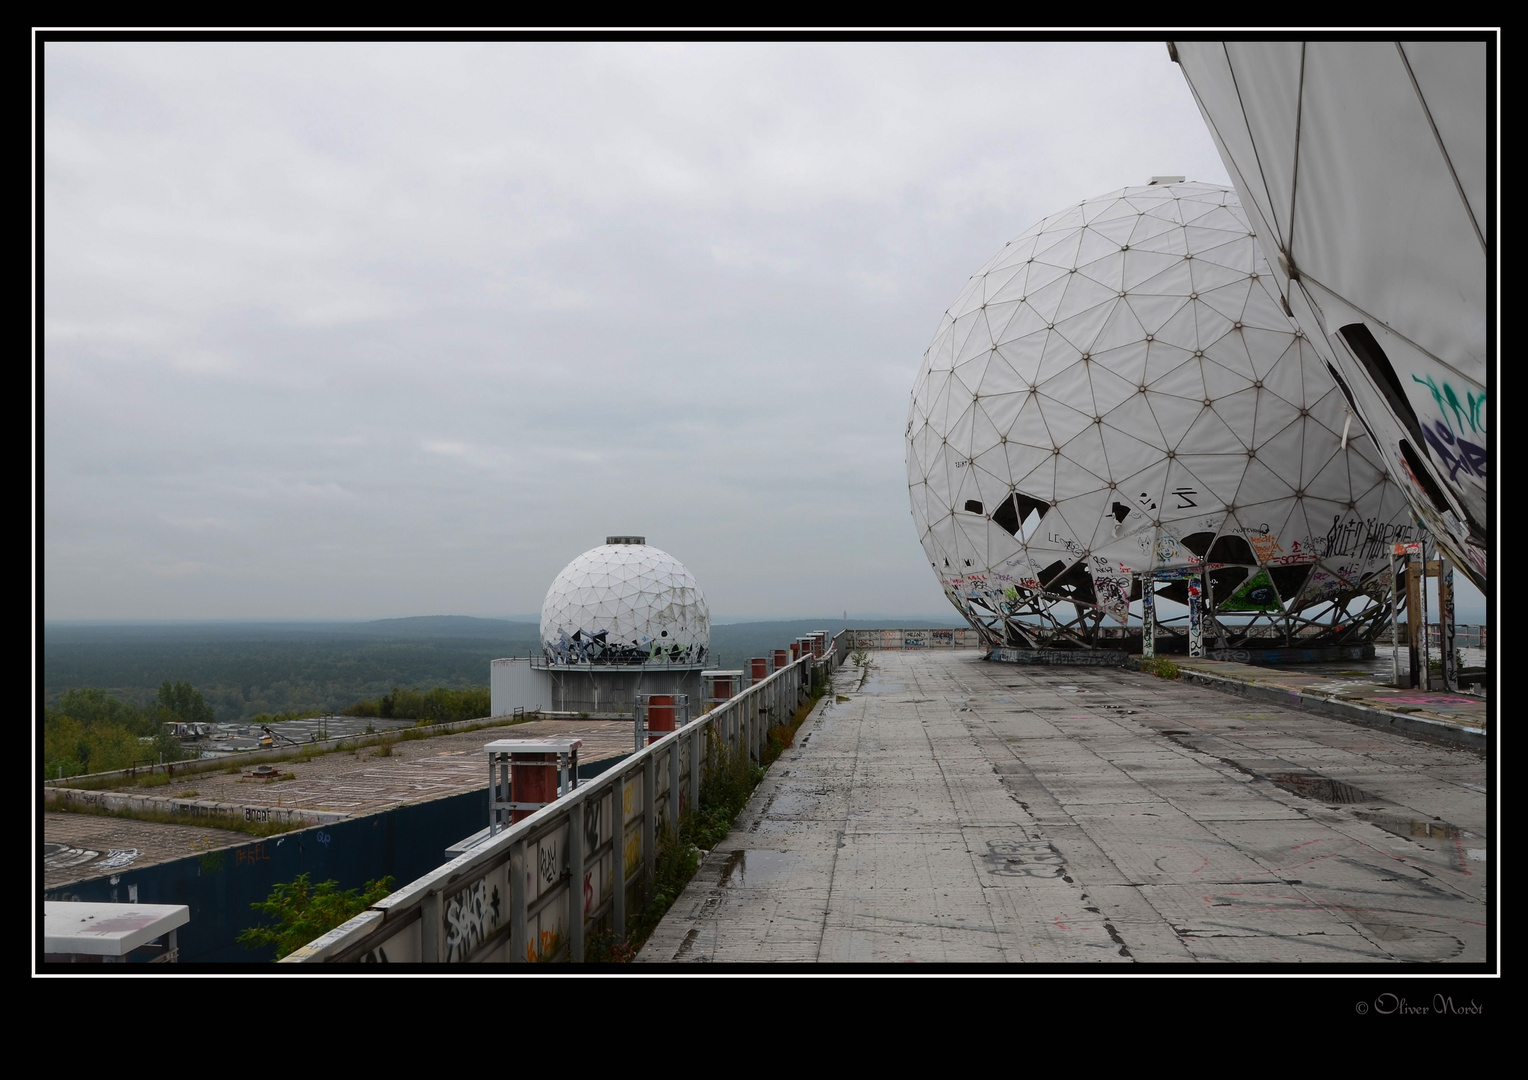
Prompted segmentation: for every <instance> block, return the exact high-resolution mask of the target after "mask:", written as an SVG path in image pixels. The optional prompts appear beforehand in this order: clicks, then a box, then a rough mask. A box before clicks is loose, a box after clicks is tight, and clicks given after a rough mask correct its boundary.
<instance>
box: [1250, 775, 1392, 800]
mask: <svg viewBox="0 0 1528 1080" xmlns="http://www.w3.org/2000/svg"><path fill="white" fill-rule="evenodd" d="M1268 779H1269V780H1272V781H1273V782H1274V783H1275V784H1277V785H1279V787H1281V788H1283V789H1284V790H1285V791H1292V792H1294V793H1295V794H1296V795H1299V796H1300V797H1302V798H1306V799H1310V800H1312V801H1314V802H1321V803H1361V802H1374V801H1376V798H1377V797H1376V796H1374V795H1370V794H1369V793H1368V792H1367V791H1364V790H1362V789H1361V788H1356V787H1354V786H1353V785H1352V784H1348V783H1344V782H1343V781H1341V780H1333V779H1332V778H1331V777H1330V776H1322V775H1321V774H1320V773H1306V772H1286V773H1271V774H1269V776H1268Z"/></svg>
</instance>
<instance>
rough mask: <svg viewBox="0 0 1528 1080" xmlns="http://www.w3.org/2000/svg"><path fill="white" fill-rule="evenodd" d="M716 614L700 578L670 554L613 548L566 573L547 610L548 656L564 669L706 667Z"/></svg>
mask: <svg viewBox="0 0 1528 1080" xmlns="http://www.w3.org/2000/svg"><path fill="white" fill-rule="evenodd" d="M710 646H711V612H710V610H709V609H708V608H707V607H706V598H705V596H704V594H702V593H701V591H700V586H699V585H698V584H696V582H695V577H694V575H693V574H691V573H690V572H689V570H687V569H685V566H684V564H683V563H681V562H680V561H679V560H678V559H676V558H674V557H673V556H672V555H670V554H669V553H668V552H666V551H662V550H660V549H658V548H655V547H653V546H651V545H650V544H645V543H607V544H602V545H601V546H599V547H597V548H593V549H591V550H589V551H586V552H584V553H583V554H582V555H580V556H579V557H578V558H576V559H574V560H573V561H572V562H570V563H569V564H568V565H567V566H566V567H564V568H563V570H562V573H560V574H558V575H557V577H556V579H555V580H554V581H553V582H552V587H551V588H550V589H548V590H547V594H546V601H545V602H544V603H543V604H542V605H541V648H542V651H543V652H544V653H545V655H546V657H547V659H548V660H550V661H552V662H553V663H558V664H640V663H647V662H651V661H658V660H664V661H668V662H670V663H686V664H699V663H701V662H702V661H703V660H704V658H705V655H706V652H707V650H708V649H709V648H710Z"/></svg>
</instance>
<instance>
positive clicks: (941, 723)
mask: <svg viewBox="0 0 1528 1080" xmlns="http://www.w3.org/2000/svg"><path fill="white" fill-rule="evenodd" d="M871 658H872V666H871V668H870V669H869V672H868V675H866V676H864V677H863V681H862V682H861V681H860V680H861V678H862V673H861V672H859V671H856V670H855V669H854V668H853V667H846V668H844V669H842V670H841V671H840V672H839V673H838V675H837V676H836V678H835V684H836V685H835V693H834V694H830V695H829V696H828V697H827V698H825V699H824V701H823V703H822V704H821V705H820V706H819V708H818V709H817V710H816V711H815V712H814V713H813V715H812V717H811V718H809V720H808V721H807V722H806V724H805V725H803V727H802V728H801V730H800V732H799V733H798V735H797V738H796V745H795V746H794V747H793V748H792V749H791V750H788V751H787V752H786V753H785V755H784V756H783V757H782V758H781V759H780V761H779V762H778V763H777V764H776V765H775V766H774V767H773V768H772V769H771V770H770V772H769V774H768V776H767V777H766V779H765V780H764V782H763V783H762V784H761V785H760V786H759V788H758V789H757V790H756V792H755V794H754V796H753V799H752V800H751V802H750V803H749V806H748V808H747V809H746V810H745V811H744V813H743V815H742V816H741V817H740V818H739V820H738V823H737V825H736V827H735V828H734V829H733V831H732V832H731V834H730V835H729V836H728V837H727V838H726V840H725V841H724V842H723V843H722V844H720V845H719V846H718V847H717V849H716V850H715V851H713V852H711V853H710V854H709V855H708V856H707V857H706V858H705V859H704V861H703V863H702V866H701V870H700V872H699V873H698V874H697V875H696V877H695V879H694V880H693V881H692V882H691V883H690V885H689V887H688V888H687V889H686V890H685V891H684V893H683V894H682V895H681V897H680V898H679V900H678V901H677V902H676V903H675V905H674V907H673V908H672V909H671V910H670V912H669V913H668V915H667V916H666V917H665V918H664V920H663V921H662V923H661V924H660V925H659V927H658V928H657V930H656V931H655V932H654V934H653V936H652V937H651V938H650V939H649V941H648V943H647V945H646V946H645V947H644V948H643V950H642V952H641V955H640V956H639V958H638V959H639V961H641V962H649V963H651V962H657V963H681V964H686V963H708V962H752V961H769V962H779V961H787V962H789V961H796V962H817V961H828V962H884V963H893V962H907V961H920V962H936V963H969V962H978V963H993V962H999V963H1068V964H1070V963H1075V962H1089V963H1097V964H1106V965H1130V964H1138V963H1170V964H1179V963H1185V964H1187V963H1219V964H1224V963H1232V964H1235V963H1245V962H1258V963H1263V962H1283V963H1291V962H1316V963H1321V964H1332V963H1334V962H1336V963H1341V962H1348V961H1352V962H1375V961H1379V962H1386V961H1444V962H1449V961H1453V962H1461V961H1463V962H1471V961H1473V962H1482V961H1484V960H1485V959H1486V921H1487V908H1486V904H1487V888H1488V886H1487V867H1488V861H1487V860H1488V858H1489V856H1488V852H1489V851H1490V843H1489V837H1488V835H1487V798H1486V783H1487V779H1486V774H1487V760H1486V758H1485V757H1484V755H1483V754H1481V753H1479V752H1477V751H1473V750H1463V749H1449V748H1446V747H1442V746H1435V745H1430V744H1428V743H1425V742H1420V741H1417V740H1415V739H1412V738H1408V737H1404V736H1401V735H1397V734H1392V733H1391V732H1389V731H1383V730H1375V729H1373V728H1370V727H1365V726H1360V725H1358V724H1354V723H1349V722H1346V721H1343V720H1340V719H1331V718H1328V717H1326V716H1322V715H1317V714H1314V713H1312V712H1310V711H1296V710H1294V709H1291V708H1287V707H1284V706H1283V705H1279V704H1274V703H1270V702H1269V701H1267V700H1252V699H1248V698H1241V697H1237V696H1234V695H1233V694H1228V693H1224V692H1221V691H1219V690H1215V689H1211V688H1209V687H1206V686H1202V685H1194V684H1190V683H1188V682H1185V681H1169V680H1164V679H1159V678H1156V677H1154V676H1150V675H1145V674H1142V673H1139V672H1134V671H1130V670H1127V669H1119V668H1066V667H1026V666H1017V665H1008V664H999V663H989V662H984V661H982V660H981V659H980V654H978V653H974V652H965V651H962V652H944V651H928V652H906V653H902V652H876V653H872V654H871ZM1258 670H1259V671H1260V672H1262V676H1266V675H1267V671H1266V669H1258ZM1262 676H1259V677H1262Z"/></svg>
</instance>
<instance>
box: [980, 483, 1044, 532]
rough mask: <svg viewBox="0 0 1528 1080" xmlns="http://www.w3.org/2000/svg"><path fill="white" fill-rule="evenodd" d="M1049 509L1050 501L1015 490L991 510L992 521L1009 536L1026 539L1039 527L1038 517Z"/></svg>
mask: <svg viewBox="0 0 1528 1080" xmlns="http://www.w3.org/2000/svg"><path fill="white" fill-rule="evenodd" d="M1049 510H1050V503H1048V502H1044V501H1042V500H1040V499H1034V498H1031V497H1030V496H1028V495H1025V494H1024V493H1023V492H1019V491H1015V492H1014V493H1013V494H1012V495H1010V496H1008V498H1006V499H1004V500H1003V501H1002V502H1001V503H999V504H998V507H997V509H995V510H993V511H992V520H993V522H994V523H995V524H996V525H997V526H998V527H999V528H1001V529H1002V530H1003V531H1004V532H1006V533H1007V534H1008V535H1009V536H1012V537H1014V538H1015V539H1018V540H1028V539H1029V538H1030V537H1031V536H1033V535H1034V533H1035V530H1036V529H1038V528H1039V527H1040V519H1041V518H1043V517H1044V516H1045V515H1046V512H1047V511H1049Z"/></svg>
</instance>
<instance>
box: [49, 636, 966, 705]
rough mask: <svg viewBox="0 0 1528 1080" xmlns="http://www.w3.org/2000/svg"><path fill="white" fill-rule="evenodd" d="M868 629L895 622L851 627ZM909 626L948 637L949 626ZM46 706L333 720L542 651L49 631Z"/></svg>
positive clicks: (737, 640) (735, 650) (748, 646)
mask: <svg viewBox="0 0 1528 1080" xmlns="http://www.w3.org/2000/svg"><path fill="white" fill-rule="evenodd" d="M845 625H846V624H845V622H844V620H843V619H805V620H797V621H789V622H757V623H733V624H730V625H726V626H713V627H712V628H711V656H710V657H708V658H707V663H708V665H709V666H714V667H719V668H729V667H731V668H736V667H741V666H742V664H743V661H744V660H745V659H746V658H748V657H750V656H762V655H764V654H765V653H766V652H767V651H768V650H772V649H777V648H784V647H785V646H786V645H787V644H788V643H789V642H790V641H791V640H792V639H794V638H797V637H800V636H801V635H803V634H806V633H808V632H809V631H812V630H827V631H829V632H830V633H837V632H838V631H839V630H842V629H843V628H844V626H845ZM847 625H848V626H850V627H854V628H870V627H879V626H891V625H893V623H892V622H890V621H887V620H877V621H873V622H866V621H863V620H850V621H849V622H848V623H847ZM907 625H909V626H911V625H918V626H955V625H961V624H959V623H957V622H955V621H954V620H952V619H946V620H936V621H927V622H919V623H917V624H914V623H907ZM42 646H43V648H42V653H43V698H44V700H43V701H42V702H41V705H43V706H56V705H57V704H58V702H59V699H60V697H61V696H62V695H63V694H64V693H66V692H67V691H69V690H77V689H87V688H88V689H98V690H103V691H105V692H106V693H107V694H109V695H111V696H113V697H115V698H118V699H120V700H121V701H124V702H127V703H130V704H132V705H136V706H139V707H141V708H147V707H148V706H150V705H151V704H153V703H154V702H155V701H156V699H157V695H158V693H159V689H160V687H161V686H162V685H163V684H164V683H165V682H166V681H167V680H168V681H169V682H171V683H179V682H185V683H188V684H190V686H192V687H194V688H195V689H196V690H197V691H199V692H200V694H201V695H202V698H203V699H204V700H205V701H206V703H207V705H209V706H210V707H211V708H212V711H213V713H214V714H215V715H216V717H217V719H218V720H220V721H224V722H235V721H243V720H249V719H250V718H251V717H254V716H258V715H259V714H261V713H268V714H280V713H304V712H310V711H312V710H319V711H321V712H325V713H338V712H339V711H341V710H342V709H346V708H348V707H351V706H355V705H356V704H357V703H359V702H362V701H367V700H380V699H381V698H382V697H383V696H384V695H388V694H391V693H392V692H393V691H394V690H395V689H397V690H404V691H409V690H418V691H422V692H423V691H431V690H435V689H442V690H471V689H476V688H486V687H487V686H488V672H489V665H490V664H491V663H492V661H493V660H495V659H497V658H499V657H504V656H526V655H528V654H531V653H533V652H537V651H539V645H538V641H537V627H536V624H535V623H532V622H509V621H507V620H502V619H473V618H467V617H463V616H422V617H419V618H412V619H382V620H379V621H376V622H367V623H253V622H245V623H234V622H229V623H162V624H79V623H49V624H46V625H45V626H44V627H43V641H42Z"/></svg>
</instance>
